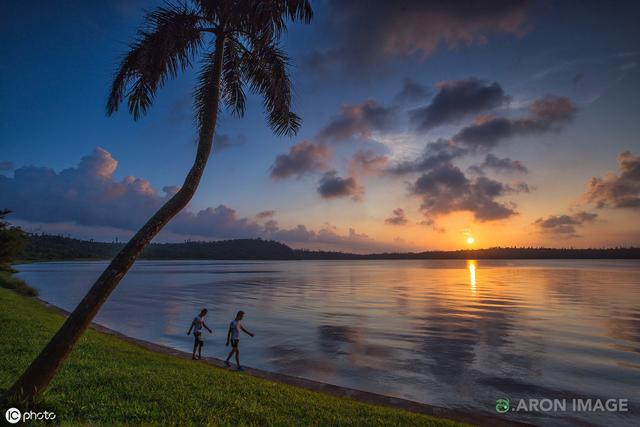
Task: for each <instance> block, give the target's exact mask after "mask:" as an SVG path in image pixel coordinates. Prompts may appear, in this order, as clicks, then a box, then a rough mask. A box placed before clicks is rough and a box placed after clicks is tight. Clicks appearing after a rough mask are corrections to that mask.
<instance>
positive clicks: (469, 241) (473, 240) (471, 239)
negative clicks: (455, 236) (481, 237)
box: [467, 236, 476, 245]
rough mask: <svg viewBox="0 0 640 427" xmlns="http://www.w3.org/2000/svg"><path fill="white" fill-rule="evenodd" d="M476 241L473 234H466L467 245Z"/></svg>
mask: <svg viewBox="0 0 640 427" xmlns="http://www.w3.org/2000/svg"><path fill="white" fill-rule="evenodd" d="M475 242H476V239H474V238H473V236H467V245H473V244H474V243H475Z"/></svg>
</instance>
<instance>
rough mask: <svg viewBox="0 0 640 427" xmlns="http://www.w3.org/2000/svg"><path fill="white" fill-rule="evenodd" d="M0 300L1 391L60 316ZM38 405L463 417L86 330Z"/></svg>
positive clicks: (111, 420)
mask: <svg viewBox="0 0 640 427" xmlns="http://www.w3.org/2000/svg"><path fill="white" fill-rule="evenodd" d="M0 307H1V309H0V338H1V339H0V366H1V367H2V368H1V369H0V393H4V392H5V391H6V390H7V389H8V388H9V387H10V386H11V384H12V382H13V381H14V380H15V379H16V378H17V376H18V375H19V374H20V373H21V371H22V370H23V369H25V368H26V366H27V364H28V363H29V362H30V361H31V360H32V359H33V358H34V357H35V356H36V355H37V353H38V351H39V350H40V349H41V348H42V347H43V346H44V344H45V343H46V341H47V340H48V339H49V338H50V337H51V336H52V335H53V333H54V332H55V330H56V329H57V328H58V327H59V326H60V325H61V323H62V320H63V318H62V316H60V315H59V314H57V313H55V312H54V311H52V310H50V309H48V308H46V307H44V306H43V305H41V304H40V303H39V302H38V301H35V300H33V299H31V298H27V297H24V296H21V295H18V294H16V293H15V292H12V291H10V290H7V289H2V288H0ZM38 407H39V408H40V410H48V411H54V412H55V413H56V414H57V419H56V421H59V422H61V423H63V424H87V423H91V424H121V423H125V424H140V423H144V424H182V425H184V424H192V425H260V426H264V425H291V426H294V425H295V426H299V425H334V426H337V425H366V426H373V425H385V426H386V425H403V426H404V425H420V426H453V425H461V424H458V423H454V422H451V421H448V420H443V419H437V418H432V417H427V416H423V415H418V414H413V413H410V412H406V411H401V410H395V409H389V408H384V407H378V406H373V405H367V404H364V403H360V402H356V401H354V400H351V399H347V398H339V397H333V396H328V395H324V394H320V393H315V392H311V391H307V390H304V389H300V388H296V387H293V386H289V385H286V384H280V383H276V382H271V381H267V380H263V379H259V378H255V377H251V376H249V375H246V374H240V373H237V372H231V371H226V370H223V369H220V368H216V367H213V366H209V365H205V364H203V363H198V362H193V361H190V360H183V359H179V358H176V357H172V356H168V355H163V354H160V353H155V352H152V351H149V350H146V349H143V348H141V347H138V346H136V345H135V344H131V343H128V342H125V341H123V340H120V339H118V338H116V337H113V336H110V335H106V334H102V333H99V332H96V331H93V330H91V331H88V332H87V333H86V334H85V335H84V336H83V338H82V339H81V340H80V342H79V343H78V345H77V346H76V348H75V350H74V352H73V353H72V354H71V356H70V357H69V359H68V360H67V362H66V364H65V365H64V366H63V367H62V369H61V370H60V372H59V373H58V375H57V377H56V378H55V379H54V381H53V382H52V384H51V386H50V387H49V389H48V390H47V391H46V392H45V393H44V395H43V396H42V397H41V399H40V401H39V402H38ZM0 409H2V413H4V409H6V408H0ZM19 409H21V408H19Z"/></svg>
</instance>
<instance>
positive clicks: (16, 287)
mask: <svg viewBox="0 0 640 427" xmlns="http://www.w3.org/2000/svg"><path fill="white" fill-rule="evenodd" d="M0 287H2V288H7V289H11V290H13V291H15V292H17V293H19V294H20V295H25V296H29V297H35V296H36V295H38V291H37V290H35V289H34V288H32V287H31V286H29V285H27V284H26V282H24V281H23V280H20V279H18V278H17V277H14V276H13V275H12V274H11V273H10V272H8V271H0Z"/></svg>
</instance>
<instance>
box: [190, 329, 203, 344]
mask: <svg viewBox="0 0 640 427" xmlns="http://www.w3.org/2000/svg"><path fill="white" fill-rule="evenodd" d="M193 338H195V340H196V342H195V343H196V344H197V345H202V344H204V341H203V340H202V333H201V332H194V333H193Z"/></svg>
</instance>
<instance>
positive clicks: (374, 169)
mask: <svg viewBox="0 0 640 427" xmlns="http://www.w3.org/2000/svg"><path fill="white" fill-rule="evenodd" d="M388 163H389V158H388V157H387V156H384V155H379V154H376V153H375V152H374V151H373V150H369V149H362V150H358V151H356V152H355V153H354V155H353V157H351V162H350V163H349V173H350V174H351V175H360V174H362V175H367V174H376V173H379V172H382V171H383V170H384V169H385V168H386V167H387V164H388Z"/></svg>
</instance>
